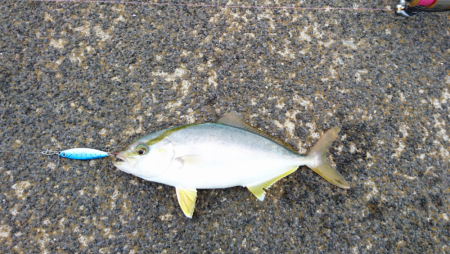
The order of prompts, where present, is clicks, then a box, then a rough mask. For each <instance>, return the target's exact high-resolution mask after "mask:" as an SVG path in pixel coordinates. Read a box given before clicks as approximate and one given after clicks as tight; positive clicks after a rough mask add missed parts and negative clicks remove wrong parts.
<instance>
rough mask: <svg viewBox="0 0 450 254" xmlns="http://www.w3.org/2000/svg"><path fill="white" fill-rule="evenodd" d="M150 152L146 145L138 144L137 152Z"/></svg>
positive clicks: (139, 153)
mask: <svg viewBox="0 0 450 254" xmlns="http://www.w3.org/2000/svg"><path fill="white" fill-rule="evenodd" d="M147 152H148V147H147V146H146V145H138V146H137V147H136V153H137V154H138V155H144V154H146V153H147Z"/></svg>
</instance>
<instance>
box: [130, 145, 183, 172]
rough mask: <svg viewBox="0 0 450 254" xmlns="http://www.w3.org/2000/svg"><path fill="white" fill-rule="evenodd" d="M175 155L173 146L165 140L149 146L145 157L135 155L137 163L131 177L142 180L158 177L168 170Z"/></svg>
mask: <svg viewBox="0 0 450 254" xmlns="http://www.w3.org/2000/svg"><path fill="white" fill-rule="evenodd" d="M174 154H175V151H174V148H173V144H172V142H170V140H168V139H167V138H165V139H163V140H161V141H159V142H157V143H155V144H153V145H151V146H150V150H149V151H148V153H147V154H145V155H137V156H136V159H137V163H136V165H135V169H134V170H133V171H134V172H130V173H131V174H133V175H136V176H138V177H141V178H143V179H146V180H147V179H151V178H155V177H157V176H160V175H162V174H163V173H164V171H166V170H167V169H168V168H169V165H170V163H172V160H173V156H174Z"/></svg>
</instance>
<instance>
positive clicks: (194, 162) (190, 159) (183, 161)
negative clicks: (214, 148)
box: [175, 155, 205, 167]
mask: <svg viewBox="0 0 450 254" xmlns="http://www.w3.org/2000/svg"><path fill="white" fill-rule="evenodd" d="M175 161H176V162H178V163H179V164H180V165H179V167H197V166H199V165H200V164H202V163H204V162H205V157H203V156H200V155H185V156H180V157H177V158H175Z"/></svg>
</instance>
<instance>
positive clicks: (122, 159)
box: [113, 154, 127, 164]
mask: <svg viewBox="0 0 450 254" xmlns="http://www.w3.org/2000/svg"><path fill="white" fill-rule="evenodd" d="M113 160H114V164H120V163H122V162H126V161H127V159H125V157H123V156H122V155H121V154H117V155H116V158H114V159H113Z"/></svg>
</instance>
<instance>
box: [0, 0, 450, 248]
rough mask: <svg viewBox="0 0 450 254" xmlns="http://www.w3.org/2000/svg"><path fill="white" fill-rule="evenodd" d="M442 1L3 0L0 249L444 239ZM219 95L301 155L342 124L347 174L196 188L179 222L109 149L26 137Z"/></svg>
mask: <svg viewBox="0 0 450 254" xmlns="http://www.w3.org/2000/svg"><path fill="white" fill-rule="evenodd" d="M190 3H197V4H200V3H212V4H227V3H228V4H236V5H237V4H243V5H264V4H265V3H266V4H268V5H278V6H287V5H292V4H293V3H295V4H296V5H297V6H321V7H326V6H333V7H349V6H350V7H352V6H354V5H355V6H358V7H381V8H385V7H386V6H393V5H394V4H395V3H394V2H392V1H386V0H382V1H380V0H375V1H370V2H369V1H367V2H366V1H356V2H354V3H348V2H346V1H334V0H324V1H295V2H294V1H290V2H289V1H282V0H280V1H277V2H271V1H267V2H264V1H251V2H250V1H249V2H238V1H235V0H230V2H227V1H212V2H211V1H203V2H200V1H195V0H194V1H192V2H190ZM449 17H450V15H449V14H446V13H441V14H429V15H421V16H418V17H414V18H411V19H404V18H400V17H395V16H394V15H393V13H392V12H383V11H336V10H330V11H325V10H321V11H311V10H308V11H304V10H274V9H239V8H234V9H231V8H210V7H181V6H178V7H176V6H151V5H136V4H127V5H122V4H96V3H42V2H29V1H9V0H8V1H5V0H1V1H0V18H1V20H0V32H1V37H0V91H1V93H0V107H1V110H0V117H1V118H0V131H1V134H0V145H1V149H2V151H3V152H2V153H0V157H1V164H0V176H1V185H0V252H2V253H149V252H154V253H202V252H204V253H211V252H213V253H220V252H223V253H286V252H291V253H295V252H301V253H305V252H306V253H330V252H337V253H449V252H450V247H449V242H450V235H449V234H450V232H449V231H450V222H449V216H450V212H449V210H450V209H449V207H450V197H449V192H450V188H449V157H450V156H449V151H450V141H449V135H450V132H449V120H450V118H449V117H450V115H449V104H450V51H449V48H450V36H449V32H450V28H449V27H450V22H449ZM230 110H236V111H238V112H239V113H241V114H242V115H243V118H244V119H246V120H247V121H248V122H250V123H251V124H252V125H253V126H256V127H258V128H261V129H262V130H265V131H267V132H269V133H271V134H273V135H275V136H277V137H279V138H281V139H283V140H286V141H287V142H289V143H290V144H292V145H294V146H296V147H297V148H298V149H299V151H300V152H301V153H305V152H306V151H307V150H308V149H309V148H310V147H311V146H312V145H313V144H314V143H315V142H316V141H317V139H318V137H319V136H320V135H322V133H323V132H324V131H326V130H327V129H329V128H330V127H332V126H334V125H337V124H340V125H342V126H343V129H342V131H341V133H340V138H339V140H337V141H336V142H335V143H334V144H333V147H332V149H331V153H330V154H329V159H330V160H331V161H332V163H333V165H334V166H335V167H336V168H337V169H338V170H339V171H340V172H341V173H342V174H343V175H344V177H345V178H346V179H347V180H348V181H350V182H351V186H352V189H350V190H348V191H346V190H342V189H338V188H336V187H334V186H332V185H331V184H329V183H327V182H326V181H324V180H323V179H322V178H321V177H319V176H318V175H316V174H315V173H314V172H312V171H311V170H309V169H307V168H305V167H302V168H300V169H299V170H298V171H297V172H296V173H294V174H292V175H290V176H289V177H287V178H285V179H283V180H281V181H279V182H278V183H276V184H275V185H274V186H273V187H271V188H270V190H269V191H268V196H267V198H266V200H265V201H264V202H260V201H258V200H257V199H256V198H254V197H253V196H252V194H251V193H250V192H249V191H247V190H246V189H244V188H241V187H239V188H231V189H225V190H201V191H199V194H198V195H199V197H198V200H197V209H196V212H195V214H194V218H193V219H192V220H190V219H187V218H185V217H184V215H183V213H182V212H181V210H180V208H179V207H178V203H177V200H176V196H175V190H174V189H173V188H172V187H169V186H163V185H161V184H156V183H151V182H146V181H143V180H141V179H138V178H136V177H133V176H131V175H127V174H125V173H118V171H117V170H116V169H115V168H114V167H113V166H112V164H111V162H110V161H109V160H108V159H104V160H95V161H69V160H64V159H61V161H60V164H59V166H58V165H57V164H58V161H57V157H55V156H53V157H48V156H47V157H46V156H42V155H39V154H28V153H27V152H40V151H43V150H45V149H53V150H58V149H62V148H73V147H91V148H98V149H108V150H109V151H116V150H118V149H120V148H121V147H123V146H125V145H127V144H128V143H130V142H131V141H133V140H134V139H136V138H138V137H140V136H142V135H144V134H147V133H150V132H153V131H157V130H161V129H164V128H167V127H170V126H176V125H182V124H186V123H193V122H196V123H203V122H211V121H215V120H216V119H218V118H219V117H220V116H222V115H223V114H224V113H226V112H227V111H230ZM5 151H10V152H9V153H5ZM57 166H58V167H57Z"/></svg>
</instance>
